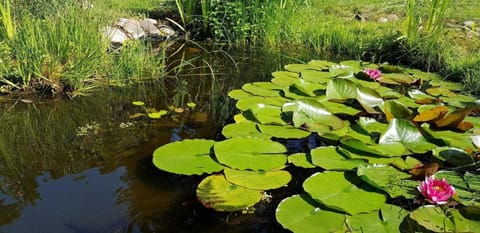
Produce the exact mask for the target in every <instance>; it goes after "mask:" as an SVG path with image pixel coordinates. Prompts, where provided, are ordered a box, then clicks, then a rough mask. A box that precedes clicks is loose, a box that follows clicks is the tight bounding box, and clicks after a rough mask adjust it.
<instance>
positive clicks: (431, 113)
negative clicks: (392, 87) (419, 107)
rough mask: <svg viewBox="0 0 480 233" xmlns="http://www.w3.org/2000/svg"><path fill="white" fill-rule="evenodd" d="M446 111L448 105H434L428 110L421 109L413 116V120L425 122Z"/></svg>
mask: <svg viewBox="0 0 480 233" xmlns="http://www.w3.org/2000/svg"><path fill="white" fill-rule="evenodd" d="M447 112H448V107H447V106H436V107H434V108H432V109H430V110H427V111H423V112H421V113H419V114H418V115H417V116H415V118H413V121H416V122H426V121H433V120H436V119H440V118H442V117H443V116H445V114H447Z"/></svg>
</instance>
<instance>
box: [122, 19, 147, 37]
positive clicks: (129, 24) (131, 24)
mask: <svg viewBox="0 0 480 233" xmlns="http://www.w3.org/2000/svg"><path fill="white" fill-rule="evenodd" d="M117 26H119V27H121V28H122V29H123V31H125V32H126V33H127V35H128V37H130V38H133V39H138V38H141V37H144V36H145V35H146V34H145V31H143V29H142V27H141V26H140V23H139V22H138V21H137V20H134V19H126V20H125V19H124V18H120V19H119V20H118V22H117Z"/></svg>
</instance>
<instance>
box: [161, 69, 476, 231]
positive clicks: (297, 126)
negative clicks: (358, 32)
mask: <svg viewBox="0 0 480 233" xmlns="http://www.w3.org/2000/svg"><path fill="white" fill-rule="evenodd" d="M285 69H286V71H276V72H273V73H272V75H273V79H272V80H271V82H254V83H247V84H244V85H243V86H242V88H241V89H236V90H233V91H231V92H230V93H229V96H230V97H231V98H233V99H235V100H237V103H236V107H237V109H238V110H239V114H237V115H235V116H234V120H235V123H232V124H228V125H226V126H224V128H223V130H222V134H223V136H224V137H225V138H226V139H225V140H223V141H214V140H206V139H190V140H183V141H177V142H173V143H170V144H167V145H164V146H161V147H159V148H157V149H156V150H155V151H154V153H153V163H154V165H155V166H157V167H158V168H159V169H161V170H165V171H168V172H172V173H176V174H183V175H203V174H208V175H207V176H206V177H205V178H204V179H203V180H202V181H201V182H200V184H199V185H198V187H197V198H198V199H199V201H200V202H201V203H202V204H203V205H204V206H205V207H207V208H213V209H215V210H217V211H240V210H244V209H246V208H249V209H251V208H252V207H254V206H255V204H256V203H258V202H261V200H262V195H263V194H264V193H265V192H266V191H267V190H272V189H278V188H283V189H287V190H288V188H286V186H287V185H288V184H289V183H290V181H291V180H295V181H296V182H298V179H300V177H297V176H298V174H295V173H292V171H291V169H289V167H298V168H304V169H309V170H310V171H313V172H312V173H313V175H311V176H310V177H308V178H307V179H305V180H304V181H303V185H302V188H303V192H301V193H298V194H295V193H294V194H293V195H292V196H290V197H287V198H285V199H284V200H282V201H281V202H280V203H279V205H278V206H277V209H276V212H275V213H276V219H277V221H278V222H279V223H280V224H281V225H282V226H283V227H284V228H286V229H289V230H292V231H294V232H332V231H333V232H335V231H365V232H401V231H416V230H417V231H418V230H419V229H420V231H421V229H428V230H431V231H435V232H444V231H473V229H475V227H476V225H477V222H476V221H475V214H473V213H475V212H478V211H479V207H480V202H479V201H478V193H477V192H476V191H475V190H477V189H478V188H479V187H480V180H479V178H478V177H479V176H478V175H476V173H477V172H478V171H477V170H476V169H478V166H479V162H478V161H477V160H476V159H475V158H474V157H473V155H474V153H475V152H476V151H477V150H478V148H477V147H476V146H475V145H474V144H473V143H472V139H471V136H472V134H473V130H474V129H476V128H479V127H480V124H479V123H480V122H479V121H478V119H477V118H476V117H474V116H473V115H472V114H476V113H475V112H478V107H477V104H476V99H475V98H474V97H472V96H468V95H463V94H460V93H459V92H458V91H459V90H461V85H460V84H458V83H452V82H447V81H444V80H443V78H442V77H441V76H439V75H437V74H433V73H427V72H422V71H420V70H416V69H409V68H403V67H399V66H392V65H388V64H380V65H377V64H371V63H367V62H361V61H343V62H340V63H334V62H329V61H323V60H313V61H310V62H308V63H307V64H290V65H286V66H285ZM366 69H374V70H380V71H381V72H382V78H381V79H379V80H377V81H374V80H373V79H371V78H370V77H369V76H368V75H367V74H366V73H365V72H363V71H365V70H366ZM440 168H442V169H440ZM460 171H461V172H460ZM431 175H435V176H436V177H437V178H438V179H440V181H441V180H442V179H445V180H448V181H449V182H450V183H451V184H452V186H453V188H454V189H455V190H457V195H455V196H453V198H454V200H455V202H456V205H451V206H449V207H446V208H444V207H435V206H431V207H430V206H420V207H418V206H417V204H415V203H416V202H415V200H416V198H417V197H418V194H419V193H418V192H419V189H418V186H419V184H420V181H421V180H422V179H424V178H425V177H430V176H431ZM427 179H428V178H427ZM300 182H301V181H300ZM428 184H430V183H427V184H425V183H424V184H421V185H420V187H422V188H420V191H421V192H422V193H426V191H425V190H429V188H430V189H431V188H432V187H431V186H429V185H428ZM433 184H434V185H437V184H438V185H437V186H435V187H443V188H445V190H446V191H448V190H452V189H447V188H448V187H447V186H445V187H444V186H440V185H441V184H444V183H441V184H440V183H433ZM460 190H461V191H460ZM424 191H425V192H424ZM447 194H452V193H450V192H448V193H447V192H446V193H445V195H442V196H437V198H438V199H435V200H433V198H432V201H434V202H436V203H439V202H440V203H443V201H444V199H445V198H447V196H448V198H450V196H449V195H447ZM427 195H429V196H427V198H428V197H432V193H431V192H430V193H429V194H427ZM448 198H447V199H448ZM387 203H394V204H387ZM467 209H468V210H473V212H471V211H466V210H467Z"/></svg>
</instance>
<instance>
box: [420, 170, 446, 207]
mask: <svg viewBox="0 0 480 233" xmlns="http://www.w3.org/2000/svg"><path fill="white" fill-rule="evenodd" d="M418 191H419V192H420V193H421V194H422V195H423V196H424V197H425V198H427V200H428V201H429V202H431V203H434V204H446V203H447V201H448V199H450V197H452V195H454V194H455V188H454V187H453V186H451V185H450V184H449V183H448V181H446V180H445V179H444V178H443V179H435V177H434V176H428V177H425V181H422V183H420V185H419V186H418Z"/></svg>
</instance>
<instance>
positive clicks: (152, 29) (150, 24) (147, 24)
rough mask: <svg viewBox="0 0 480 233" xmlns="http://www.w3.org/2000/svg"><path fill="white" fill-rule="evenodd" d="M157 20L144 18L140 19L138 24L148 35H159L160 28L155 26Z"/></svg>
mask: <svg viewBox="0 0 480 233" xmlns="http://www.w3.org/2000/svg"><path fill="white" fill-rule="evenodd" d="M156 25H157V20H154V19H150V18H146V19H143V20H142V21H140V26H141V27H142V29H143V30H144V31H145V33H147V34H149V35H160V30H158V28H157V26H156Z"/></svg>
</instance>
